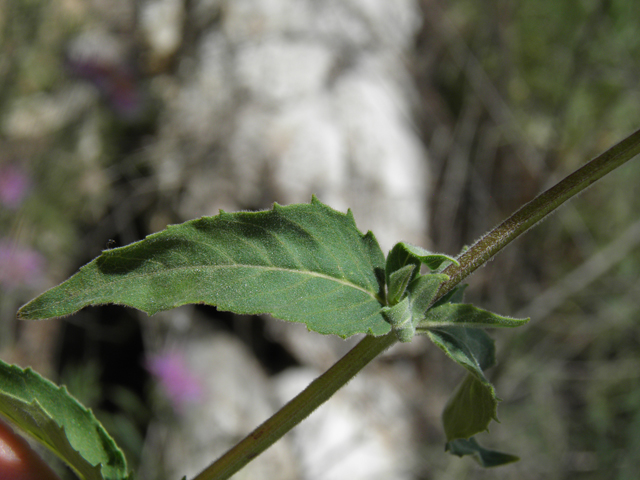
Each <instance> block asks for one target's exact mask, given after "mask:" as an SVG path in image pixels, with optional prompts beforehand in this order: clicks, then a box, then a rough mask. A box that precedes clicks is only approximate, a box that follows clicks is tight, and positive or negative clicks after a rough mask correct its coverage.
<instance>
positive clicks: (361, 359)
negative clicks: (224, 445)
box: [193, 332, 396, 480]
mask: <svg viewBox="0 0 640 480" xmlns="http://www.w3.org/2000/svg"><path fill="white" fill-rule="evenodd" d="M395 342H396V336H395V334H394V333H393V332H392V333H389V334H387V335H385V336H383V337H372V336H367V337H365V338H364V339H362V341H360V343H358V344H357V345H356V346H355V347H354V348H353V349H351V351H349V352H348V353H347V354H346V355H345V356H344V357H342V358H341V359H340V360H339V361H338V362H336V364H335V365H333V367H331V368H330V369H329V370H327V371H326V372H325V373H324V374H322V375H321V376H320V377H318V378H316V379H315V380H314V381H313V382H312V383H311V384H310V385H309V386H308V387H307V388H305V389H304V390H303V391H302V392H300V394H298V396H296V397H295V398H294V399H293V400H291V401H290V402H289V403H287V404H286V405H285V406H284V407H282V408H281V409H280V410H279V411H278V412H276V413H275V414H274V415H273V416H272V417H271V418H269V419H268V420H267V421H266V422H264V423H263V424H262V425H260V426H259V427H258V428H256V429H255V430H254V431H253V432H251V433H250V434H249V435H248V436H247V437H245V439H244V440H242V441H241V442H240V443H238V444H237V445H236V446H235V447H233V448H232V449H231V450H229V451H228V452H227V453H225V454H224V455H223V456H222V457H220V458H219V459H218V460H216V461H215V462H214V463H213V464H211V465H210V466H209V467H208V468H207V469H205V470H204V471H203V472H201V473H200V474H199V475H197V476H196V477H195V478H194V479H193V480H224V479H226V478H229V477H231V475H233V474H234V473H236V472H237V471H238V470H240V469H241V468H242V467H244V466H245V465H246V464H247V463H249V462H250V461H251V460H253V459H254V458H255V457H257V456H258V455H259V454H261V453H262V452H263V451H264V450H266V449H267V448H268V447H270V446H271V445H273V444H274V443H275V442H276V441H277V440H279V439H280V438H281V437H282V436H283V435H284V434H285V433H287V432H288V431H289V430H291V429H292V428H293V427H295V426H296V425H297V424H298V423H300V422H301V421H302V420H304V419H305V418H307V417H308V416H309V414H311V412H313V411H314V410H315V409H316V408H318V407H319V406H320V405H322V404H323V403H324V402H326V401H327V400H328V399H329V398H331V396H332V395H333V394H334V393H336V391H338V390H339V389H340V388H341V387H342V386H344V385H345V384H346V383H347V382H348V381H349V380H351V379H352V378H353V377H354V376H355V375H356V374H357V373H358V372H359V371H360V370H362V369H363V368H364V367H365V366H366V365H367V364H368V363H369V362H370V361H371V360H373V359H374V358H376V357H377V356H378V355H380V354H381V353H382V352H384V351H385V350H386V349H387V348H389V347H390V346H391V345H393V344H394V343H395Z"/></svg>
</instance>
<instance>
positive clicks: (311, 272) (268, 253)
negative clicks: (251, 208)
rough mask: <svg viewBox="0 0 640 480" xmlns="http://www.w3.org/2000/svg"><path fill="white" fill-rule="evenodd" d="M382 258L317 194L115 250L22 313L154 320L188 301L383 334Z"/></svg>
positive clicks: (331, 329)
mask: <svg viewBox="0 0 640 480" xmlns="http://www.w3.org/2000/svg"><path fill="white" fill-rule="evenodd" d="M383 298H384V255H383V254H382V251H381V250H380V247H379V246H378V243H377V241H376V240H375V237H374V236H373V234H371V233H370V232H369V233H367V234H363V233H362V232H360V231H359V230H358V229H357V227H356V224H355V221H354V219H353V215H352V214H351V212H348V213H347V214H343V213H340V212H337V211H335V210H333V209H331V208H329V207H328V206H326V205H324V204H322V203H321V202H320V201H319V200H317V199H316V198H315V197H314V198H313V199H312V202H311V203H310V204H297V205H290V206H287V207H282V206H279V205H277V204H276V205H274V208H273V209H271V210H268V211H263V212H239V213H224V212H222V213H221V214H220V215H217V216H215V217H203V218H201V219H197V220H192V221H189V222H186V223H184V224H181V225H173V226H169V227H168V228H167V229H166V230H164V231H162V232H159V233H156V234H153V235H150V236H148V237H147V238H146V239H144V240H142V241H140V242H136V243H134V244H131V245H129V246H126V247H122V248H118V249H112V250H108V251H105V252H103V253H102V255H101V256H99V257H98V258H97V259H95V260H94V261H92V262H91V263H89V264H87V265H85V266H84V267H82V268H81V269H80V272H78V273H76V274H75V275H74V276H73V277H71V278H70V279H69V280H67V281H66V282H64V283H62V284H61V285H59V286H57V287H54V288H53V289H51V290H48V291H47V292H45V293H44V294H42V295H41V296H40V297H38V298H36V299H34V300H32V301H31V302H29V303H28V304H26V305H25V306H23V307H22V308H21V309H20V311H19V312H18V313H19V316H20V317H21V318H25V319H39V318H52V317H60V316H64V315H69V314H71V313H74V312H76V311H78V310H79V309H81V308H83V307H85V306H87V305H100V304H106V303H116V304H122V305H127V306H131V307H134V308H137V309H139V310H142V311H145V312H146V313H148V314H150V315H152V314H154V313H156V312H158V311H161V310H167V309H170V308H174V307H177V306H180V305H184V304H187V303H206V304H209V305H215V306H217V307H218V308H219V309H221V310H228V311H233V312H236V313H243V314H258V313H269V314H271V315H273V316H274V317H277V318H281V319H283V320H287V321H293V322H302V323H306V324H307V327H308V328H309V329H311V330H314V331H317V332H319V333H324V334H336V335H340V336H343V337H347V336H350V335H353V334H355V333H367V334H371V335H384V334H386V333H388V332H389V330H390V326H389V324H388V323H387V322H386V321H385V320H384V318H383V317H382V315H381V314H380V309H381V306H382V305H381V303H382V299H383Z"/></svg>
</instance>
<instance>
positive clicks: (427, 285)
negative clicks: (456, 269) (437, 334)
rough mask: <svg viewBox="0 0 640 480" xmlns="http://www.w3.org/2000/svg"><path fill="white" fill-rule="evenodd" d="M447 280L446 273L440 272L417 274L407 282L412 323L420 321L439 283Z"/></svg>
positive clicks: (438, 287)
mask: <svg viewBox="0 0 640 480" xmlns="http://www.w3.org/2000/svg"><path fill="white" fill-rule="evenodd" d="M447 280H449V276H448V275H444V274H442V273H429V274H427V275H418V277H417V278H416V279H415V280H414V281H413V282H411V283H410V284H409V286H408V288H407V290H408V295H409V299H410V300H411V311H412V312H413V318H414V325H415V324H416V323H417V322H419V321H422V319H423V318H424V316H425V312H427V308H429V305H431V302H432V301H433V300H434V299H435V297H436V295H437V293H438V290H439V289H440V285H442V284H443V283H444V282H446V281H447Z"/></svg>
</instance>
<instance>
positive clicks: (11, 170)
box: [0, 164, 31, 210]
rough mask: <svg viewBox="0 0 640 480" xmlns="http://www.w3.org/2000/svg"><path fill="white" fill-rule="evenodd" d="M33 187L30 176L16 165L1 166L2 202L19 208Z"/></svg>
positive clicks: (0, 197) (11, 207) (0, 193)
mask: <svg viewBox="0 0 640 480" xmlns="http://www.w3.org/2000/svg"><path fill="white" fill-rule="evenodd" d="M30 188H31V180H30V179H29V176H28V175H27V174H26V173H25V172H24V171H23V170H22V169H20V168H18V167H16V166H14V165H11V164H9V165H2V166H0V203H2V205H4V206H5V207H7V208H10V209H12V210H14V209H16V208H18V207H19V206H20V204H21V203H22V200H24V198H25V197H26V196H27V193H28V192H29V189H30Z"/></svg>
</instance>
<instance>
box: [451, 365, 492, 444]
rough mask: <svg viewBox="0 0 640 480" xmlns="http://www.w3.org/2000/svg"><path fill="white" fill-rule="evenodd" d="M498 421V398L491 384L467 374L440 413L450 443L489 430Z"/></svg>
mask: <svg viewBox="0 0 640 480" xmlns="http://www.w3.org/2000/svg"><path fill="white" fill-rule="evenodd" d="M491 420H496V421H497V420H498V400H497V398H496V394H495V391H494V389H493V386H492V385H491V384H490V383H488V382H482V381H480V380H478V378H477V377H476V376H475V375H472V374H467V376H466V377H465V379H464V380H463V381H462V382H461V383H460V385H458V387H457V388H456V390H455V391H454V393H453V395H452V396H451V398H450V399H449V401H448V402H447V405H446V407H445V409H444V412H443V414H442V422H443V424H444V433H445V434H446V435H447V440H448V441H449V442H450V441H452V440H455V439H457V438H469V437H471V436H472V435H475V434H477V433H480V432H484V431H485V430H488V428H489V423H491Z"/></svg>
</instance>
